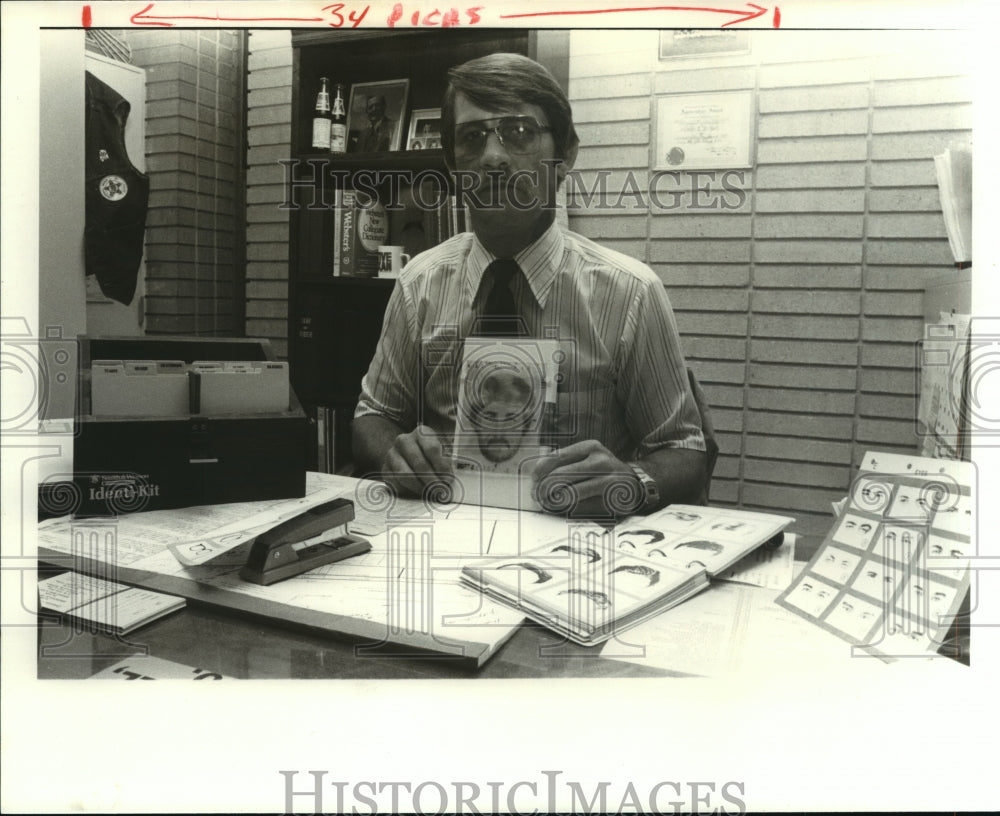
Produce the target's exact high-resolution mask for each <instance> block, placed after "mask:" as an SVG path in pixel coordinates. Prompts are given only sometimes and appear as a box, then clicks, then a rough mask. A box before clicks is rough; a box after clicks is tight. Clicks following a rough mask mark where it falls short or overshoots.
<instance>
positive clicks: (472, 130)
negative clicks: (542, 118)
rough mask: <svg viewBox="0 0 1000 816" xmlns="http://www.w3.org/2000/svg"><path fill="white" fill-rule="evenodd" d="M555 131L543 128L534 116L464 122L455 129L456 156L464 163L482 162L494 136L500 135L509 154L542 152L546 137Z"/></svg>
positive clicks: (502, 143) (520, 154)
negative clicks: (541, 147)
mask: <svg viewBox="0 0 1000 816" xmlns="http://www.w3.org/2000/svg"><path fill="white" fill-rule="evenodd" d="M551 129H552V128H547V127H542V126H541V125H540V124H538V122H536V121H535V120H534V119H532V118H531V117H530V116H505V117H503V118H501V119H483V120H481V121H479V122H463V123H462V124H460V125H458V126H457V127H456V128H455V156H456V158H460V159H475V158H478V157H479V156H480V155H482V152H483V150H484V149H485V148H486V142H487V141H488V140H489V138H490V134H491V133H495V134H496V135H497V139H499V140H500V144H501V145H503V147H504V149H505V150H506V151H507V152H508V153H512V154H514V155H517V156H523V155H525V154H528V153H534V152H535V151H536V150H538V145H539V140H540V139H541V136H542V134H543V133H547V132H548V131H550V130H551Z"/></svg>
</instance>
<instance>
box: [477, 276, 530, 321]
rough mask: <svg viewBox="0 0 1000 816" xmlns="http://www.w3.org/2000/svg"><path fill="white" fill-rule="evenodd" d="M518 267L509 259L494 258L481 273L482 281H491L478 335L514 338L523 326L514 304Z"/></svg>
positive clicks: (480, 318)
mask: <svg viewBox="0 0 1000 816" xmlns="http://www.w3.org/2000/svg"><path fill="white" fill-rule="evenodd" d="M521 274H522V272H521V267H519V266H518V265H517V261H514V260H511V259H510V258H506V259H498V260H496V261H493V263H491V264H490V265H489V266H488V267H486V271H485V272H484V273H483V282H484V283H486V282H487V281H490V282H492V286H491V288H490V293H489V295H488V296H487V298H486V303H485V304H484V305H483V311H482V314H481V315H480V317H479V327H478V328H479V331H478V334H479V335H480V336H484V337H517V336H518V335H521V334H524V333H525V331H526V326H525V325H524V321H523V320H522V319H521V316H520V314H519V313H518V310H517V306H516V304H515V303H514V280H515V279H516V278H517V276H519V275H521Z"/></svg>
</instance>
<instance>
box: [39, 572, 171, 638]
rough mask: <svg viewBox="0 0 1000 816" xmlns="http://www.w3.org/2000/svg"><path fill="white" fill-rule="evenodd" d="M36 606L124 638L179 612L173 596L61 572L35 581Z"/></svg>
mask: <svg viewBox="0 0 1000 816" xmlns="http://www.w3.org/2000/svg"><path fill="white" fill-rule="evenodd" d="M38 599H39V606H41V607H42V608H43V609H48V610H50V611H52V612H58V613H60V614H62V615H65V616H67V617H69V618H71V619H73V620H77V621H81V622H83V623H86V624H90V625H92V626H94V627H95V628H96V629H99V630H100V631H103V632H107V633H109V634H113V635H127V634H129V633H130V632H132V631H134V630H136V629H138V628H139V627H140V626H145V625H146V624H147V623H152V622H153V621H155V620H158V619H159V618H162V617H164V616H165V615H169V614H170V613H171V612H174V611H176V610H178V609H181V608H182V607H183V606H184V605H185V604H186V603H187V602H186V601H185V600H184V598H178V597H177V596H175V595H166V594H164V593H162V592H153V591H152V590H148V589H137V588H135V587H130V586H126V585H125V584H118V583H115V582H114V581H105V580H103V579H101V578H95V577H93V576H91V575H83V574H81V573H77V572H64V573H61V574H60V575H56V576H53V577H52V578H46V579H44V580H42V581H39V582H38Z"/></svg>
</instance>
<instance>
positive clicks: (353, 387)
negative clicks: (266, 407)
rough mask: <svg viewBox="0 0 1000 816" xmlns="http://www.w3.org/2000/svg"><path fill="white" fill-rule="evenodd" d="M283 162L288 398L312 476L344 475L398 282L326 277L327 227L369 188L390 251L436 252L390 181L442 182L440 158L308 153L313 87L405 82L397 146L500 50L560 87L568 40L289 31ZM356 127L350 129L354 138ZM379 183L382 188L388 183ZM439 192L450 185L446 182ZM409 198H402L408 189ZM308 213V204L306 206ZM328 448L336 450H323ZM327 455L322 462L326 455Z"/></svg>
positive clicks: (513, 32) (537, 34) (430, 153)
mask: <svg viewBox="0 0 1000 816" xmlns="http://www.w3.org/2000/svg"><path fill="white" fill-rule="evenodd" d="M292 50H293V63H292V65H293V73H292V123H291V146H292V153H291V158H292V159H293V160H297V162H296V166H295V168H294V169H293V171H292V172H293V174H294V175H293V178H295V179H296V181H297V182H302V181H303V180H307V182H308V183H305V184H302V183H298V184H297V185H296V186H295V188H294V189H293V190H292V193H291V196H290V200H291V202H292V203H293V204H296V205H297V207H296V208H294V209H292V210H291V212H290V224H289V236H290V239H289V240H290V246H289V270H288V271H289V275H288V303H289V327H288V337H289V363H290V373H291V379H292V384H293V386H294V388H295V391H296V394H297V395H298V397H299V399H300V400H301V402H302V403H303V405H304V406H305V407H306V410H307V411H308V412H309V413H310V415H311V416H312V417H313V418H315V419H316V420H317V424H318V426H319V427H320V428H321V432H322V433H323V434H324V436H325V438H326V441H325V442H324V441H323V440H320V445H319V448H318V450H319V453H318V458H319V466H320V467H323V465H324V461H325V463H326V466H327V468H329V467H331V466H332V468H333V469H336V470H340V469H343V468H344V467H346V466H348V465H349V464H350V419H351V416H352V415H353V412H354V407H355V405H356V404H357V399H358V395H359V393H360V390H361V379H362V377H363V376H364V374H365V372H366V371H367V370H368V365H369V363H370V362H371V358H372V356H373V354H374V352H375V346H376V344H377V342H378V338H379V335H380V333H381V330H382V318H383V314H384V312H385V307H386V304H387V303H388V300H389V295H390V294H391V292H392V287H393V285H394V281H393V280H391V279H388V280H387V279H379V278H362V277H344V276H339V277H337V276H334V274H333V270H334V229H335V221H336V215H337V213H336V206H335V205H336V197H337V190H338V188H351V187H354V186H355V185H358V187H359V189H360V187H361V185H362V184H365V183H367V184H371V177H372V175H373V174H377V175H378V177H379V180H380V181H381V183H378V184H375V185H372V186H374V187H375V189H377V191H378V193H379V196H380V198H382V197H383V196H384V197H385V198H386V199H387V200H388V201H389V202H390V204H395V203H400V204H403V205H404V206H401V207H390V208H389V213H388V215H389V243H392V244H402V245H404V247H406V251H407V252H408V253H410V254H414V253H413V250H415V251H420V250H422V249H426V248H428V247H430V246H433V245H434V244H436V243H437V242H438V236H437V235H433V234H430V232H429V231H428V230H427V229H426V224H422V225H421V230H420V232H419V234H418V235H417V237H416V238H414V233H412V232H408V230H409V229H410V228H413V227H414V223H413V220H412V219H409V220H408V218H409V214H411V213H412V209H411V208H409V207H406V206H405V203H406V201H405V199H404V201H402V202H400V201H399V196H398V194H397V193H396V192H394V189H398V188H394V185H395V184H397V182H394V181H392V180H391V179H392V178H393V177H395V178H396V179H400V178H406V177H407V176H408V175H409V176H413V175H416V174H419V173H421V172H422V171H431V172H430V173H429V174H427V175H429V176H430V177H431V178H433V179H435V180H436V179H443V180H447V168H446V165H445V161H444V153H443V151H442V150H440V149H429V150H405V149H400V150H395V151H387V152H378V153H357V152H350V148H349V152H348V153H346V154H343V155H338V156H332V155H329V154H327V153H324V152H321V151H316V150H314V149H313V148H312V147H311V145H310V137H311V132H312V126H311V123H312V112H313V104H314V102H315V96H316V92H317V91H318V89H319V86H320V81H319V80H320V77H328V78H329V79H330V82H331V83H333V84H336V83H340V84H342V85H343V86H344V92H345V102H347V103H348V104H349V100H350V95H351V88H352V87H353V86H355V85H359V84H368V83H377V82H389V81H393V80H406V82H407V99H406V104H405V110H404V111H403V112H402V116H401V118H402V120H403V121H402V139H401V141H402V145H401V147H402V148H405V146H406V138H407V132H408V126H409V118H410V116H411V114H412V112H413V111H417V110H426V109H429V108H439V107H440V106H441V97H442V96H443V94H444V89H445V84H446V75H447V71H448V69H449V68H451V67H452V66H454V65H459V64H461V63H463V62H466V61H467V60H470V59H474V58H476V57H479V56H483V55H485V54H490V53H493V52H496V51H509V52H515V53H521V54H527V55H528V56H530V57H532V58H533V59H537V60H538V61H540V62H542V63H543V64H545V65H546V66H547V67H548V68H549V70H550V71H552V73H553V74H554V75H555V77H556V78H557V79H558V80H559V81H560V82H561V83H562V84H563V86H564V87H565V85H566V82H567V77H568V69H569V65H568V54H569V50H568V34H567V32H565V31H531V30H526V29H510V30H504V29H482V30H475V29H471V30H464V31H460V30H457V29H448V30H433V31H429V30H412V29H405V30H390V29H382V30H366V31H329V32H326V31H311V30H310V31H301V32H293V35H292ZM352 129H353V128H352ZM387 179H389V180H388V181H387ZM445 183H447V182H446V181H445ZM404 194H405V188H404ZM310 205H311V206H310ZM331 448H332V451H331ZM324 449H325V453H324Z"/></svg>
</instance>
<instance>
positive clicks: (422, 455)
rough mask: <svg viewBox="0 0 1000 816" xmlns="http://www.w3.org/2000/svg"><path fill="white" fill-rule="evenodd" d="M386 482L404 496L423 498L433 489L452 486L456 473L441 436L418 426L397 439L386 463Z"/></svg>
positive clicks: (384, 468)
mask: <svg viewBox="0 0 1000 816" xmlns="http://www.w3.org/2000/svg"><path fill="white" fill-rule="evenodd" d="M382 478H383V479H385V481H386V483H387V484H389V485H390V486H391V487H392V488H393V489H394V490H395V491H396V492H397V493H399V494H400V495H404V496H420V495H422V494H423V492H424V490H425V489H426V488H427V487H428V486H430V485H434V484H440V483H441V482H445V483H446V484H451V481H452V470H451V464H450V463H449V461H448V459H447V457H445V455H444V449H443V448H442V446H441V440H440V439H438V436H437V434H436V433H434V431H432V430H431V429H430V428H428V427H427V426H426V425H418V426H417V428H416V429H415V430H413V431H410V432H409V433H403V434H399V436H397V437H396V439H395V441H394V442H393V443H392V446H391V447H390V448H389V451H388V452H387V453H386V455H385V460H384V461H383V463H382Z"/></svg>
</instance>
